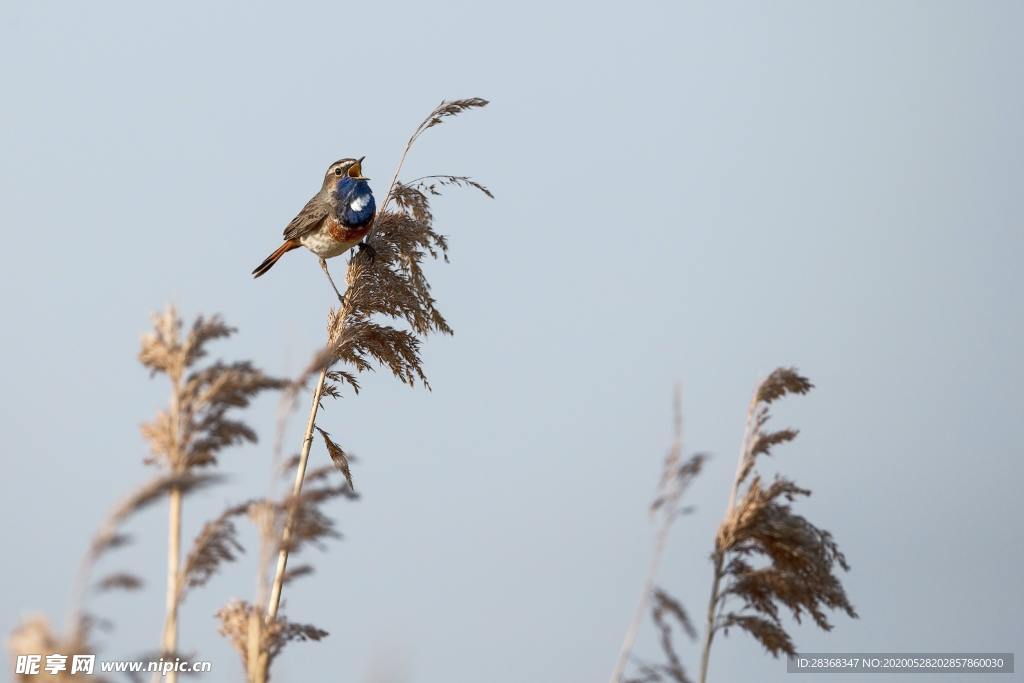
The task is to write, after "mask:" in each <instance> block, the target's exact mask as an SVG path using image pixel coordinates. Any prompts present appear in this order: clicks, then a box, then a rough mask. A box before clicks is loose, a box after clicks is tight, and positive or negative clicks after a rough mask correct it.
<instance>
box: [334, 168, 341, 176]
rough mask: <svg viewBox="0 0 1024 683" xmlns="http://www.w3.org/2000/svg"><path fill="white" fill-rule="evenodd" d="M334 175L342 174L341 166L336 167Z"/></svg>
mask: <svg viewBox="0 0 1024 683" xmlns="http://www.w3.org/2000/svg"><path fill="white" fill-rule="evenodd" d="M334 175H341V166H339V167H338V168H336V169H334Z"/></svg>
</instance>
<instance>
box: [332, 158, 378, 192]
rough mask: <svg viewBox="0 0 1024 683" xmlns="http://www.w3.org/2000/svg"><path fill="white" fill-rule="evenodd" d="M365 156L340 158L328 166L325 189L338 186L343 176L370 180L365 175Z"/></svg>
mask: <svg viewBox="0 0 1024 683" xmlns="http://www.w3.org/2000/svg"><path fill="white" fill-rule="evenodd" d="M365 158H366V157H360V158H358V159H340V160H339V161H335V162H334V163H333V164H331V165H330V166H328V167H327V173H326V174H324V189H325V190H327V189H330V188H333V187H335V186H337V184H338V181H339V180H341V179H342V178H352V179H353V180H369V178H364V177H363V159H365Z"/></svg>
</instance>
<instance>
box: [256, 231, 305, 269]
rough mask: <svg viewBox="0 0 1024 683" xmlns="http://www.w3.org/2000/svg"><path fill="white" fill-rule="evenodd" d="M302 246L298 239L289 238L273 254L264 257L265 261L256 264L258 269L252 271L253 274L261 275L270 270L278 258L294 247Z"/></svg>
mask: <svg viewBox="0 0 1024 683" xmlns="http://www.w3.org/2000/svg"><path fill="white" fill-rule="evenodd" d="M300 246H301V245H300V244H299V243H298V242H297V241H295V240H288V241H287V242H285V243H284V244H282V245H281V246H279V247H278V248H277V250H276V251H274V253H273V254H271V255H270V256H268V257H267V258H265V259H263V263H261V264H259V265H258V266H256V270H254V271H252V276H253V277H259V276H260V275H263V273H265V272H267V271H268V270H270V269H271V268H273V267H274V264H275V263H277V260H278V259H279V258H281V257H282V256H284V255H285V254H287V253H288V252H289V251H291V250H292V249H298V248H299V247H300Z"/></svg>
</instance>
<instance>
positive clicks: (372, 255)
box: [356, 241, 377, 263]
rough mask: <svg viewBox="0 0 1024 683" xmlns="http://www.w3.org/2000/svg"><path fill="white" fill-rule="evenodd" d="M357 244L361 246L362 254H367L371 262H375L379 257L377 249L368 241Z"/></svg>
mask: <svg viewBox="0 0 1024 683" xmlns="http://www.w3.org/2000/svg"><path fill="white" fill-rule="evenodd" d="M356 246H357V247H359V253H360V254H366V258H367V259H369V261H370V263H373V262H374V260H375V259H376V258H377V250H376V249H374V248H373V247H371V246H370V245H369V244H368V243H367V242H365V241H363V242H360V243H359V244H357V245H356Z"/></svg>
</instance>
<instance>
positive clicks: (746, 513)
mask: <svg viewBox="0 0 1024 683" xmlns="http://www.w3.org/2000/svg"><path fill="white" fill-rule="evenodd" d="M812 387H813V385H812V384H811V382H810V381H809V380H808V379H807V378H806V377H803V376H802V375H800V374H799V373H798V372H797V371H796V370H795V369H793V368H778V369H777V370H775V371H774V372H772V373H771V374H770V375H769V376H768V377H766V378H765V379H764V381H762V382H761V383H760V384H759V385H758V387H757V390H756V391H755V392H754V395H753V398H752V399H751V401H750V406H749V408H748V410H747V424H746V430H745V434H744V438H743V446H742V448H741V450H740V456H739V461H738V463H737V465H736V477H735V479H734V480H733V484H732V490H731V491H730V494H729V503H728V506H727V507H726V511H725V518H724V519H723V520H722V522H721V524H720V525H719V527H718V533H717V535H716V536H715V547H714V552H713V553H712V555H711V559H712V562H713V564H714V574H713V578H712V585H711V597H710V600H709V602H708V611H707V621H706V626H705V633H704V646H703V649H702V654H701V668H700V679H699V680H700V683H704V682H705V681H706V680H707V673H708V665H709V660H710V656H711V645H712V643H713V642H714V638H715V635H716V634H717V633H718V632H719V631H721V632H723V634H725V635H728V632H729V629H731V628H738V629H740V630H743V631H746V632H747V633H749V634H750V635H751V636H752V637H753V638H754V639H755V640H757V641H758V642H759V643H761V645H762V646H763V647H764V648H765V649H766V650H767V651H768V652H769V653H771V654H772V656H773V657H778V656H779V655H780V654H787V655H790V656H792V655H794V654H795V653H796V647H795V645H794V644H793V639H792V637H791V636H790V635H789V633H788V632H787V631H786V629H785V627H784V626H783V624H782V619H781V613H782V610H787V611H788V612H789V613H790V614H791V615H792V616H793V618H794V619H795V620H796V621H797V623H800V621H801V618H802V617H805V616H809V617H810V618H811V620H812V621H813V622H814V623H815V624H816V625H817V626H818V627H819V628H822V629H824V630H826V631H828V630H831V628H832V625H831V624H830V623H829V621H828V619H827V615H826V610H832V611H840V612H845V613H846V614H847V615H848V616H850V617H852V618H856V617H857V613H856V611H855V610H854V609H853V606H852V605H851V604H850V601H849V599H848V598H847V596H846V591H845V590H844V589H843V586H842V584H841V583H840V581H839V578H838V577H837V576H836V570H837V569H842V570H849V565H848V564H847V562H846V558H845V557H844V555H843V553H842V552H840V550H839V546H838V545H837V544H836V542H835V541H834V540H833V538H832V535H831V534H830V533H829V532H827V531H824V530H822V529H820V528H818V527H817V526H815V525H814V524H812V523H811V522H809V521H808V520H807V519H805V518H804V517H801V516H800V515H797V514H796V513H795V512H793V509H792V505H791V503H793V502H794V501H796V499H797V498H799V497H802V496H809V495H810V494H811V492H810V490H808V489H804V488H800V487H799V486H797V485H796V484H795V483H794V482H793V481H792V480H790V479H788V478H785V477H780V476H777V477H775V479H774V480H773V481H772V482H771V483H765V482H764V480H763V479H762V477H761V475H760V474H758V473H757V472H756V469H755V466H756V464H757V461H758V458H760V457H762V456H767V455H771V451H772V448H774V447H775V446H778V445H779V444H783V443H786V442H788V441H792V440H793V439H795V438H796V436H797V434H798V432H797V431H796V430H795V429H781V430H778V431H766V430H765V427H766V425H767V423H768V421H769V418H770V413H769V407H770V406H771V404H773V403H774V402H775V401H778V400H779V399H781V398H783V397H784V396H787V395H789V394H798V395H800V394H806V393H807V392H808V391H810V390H811V388H812ZM744 484H745V485H746V486H745V487H744ZM730 606H731V607H730Z"/></svg>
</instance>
